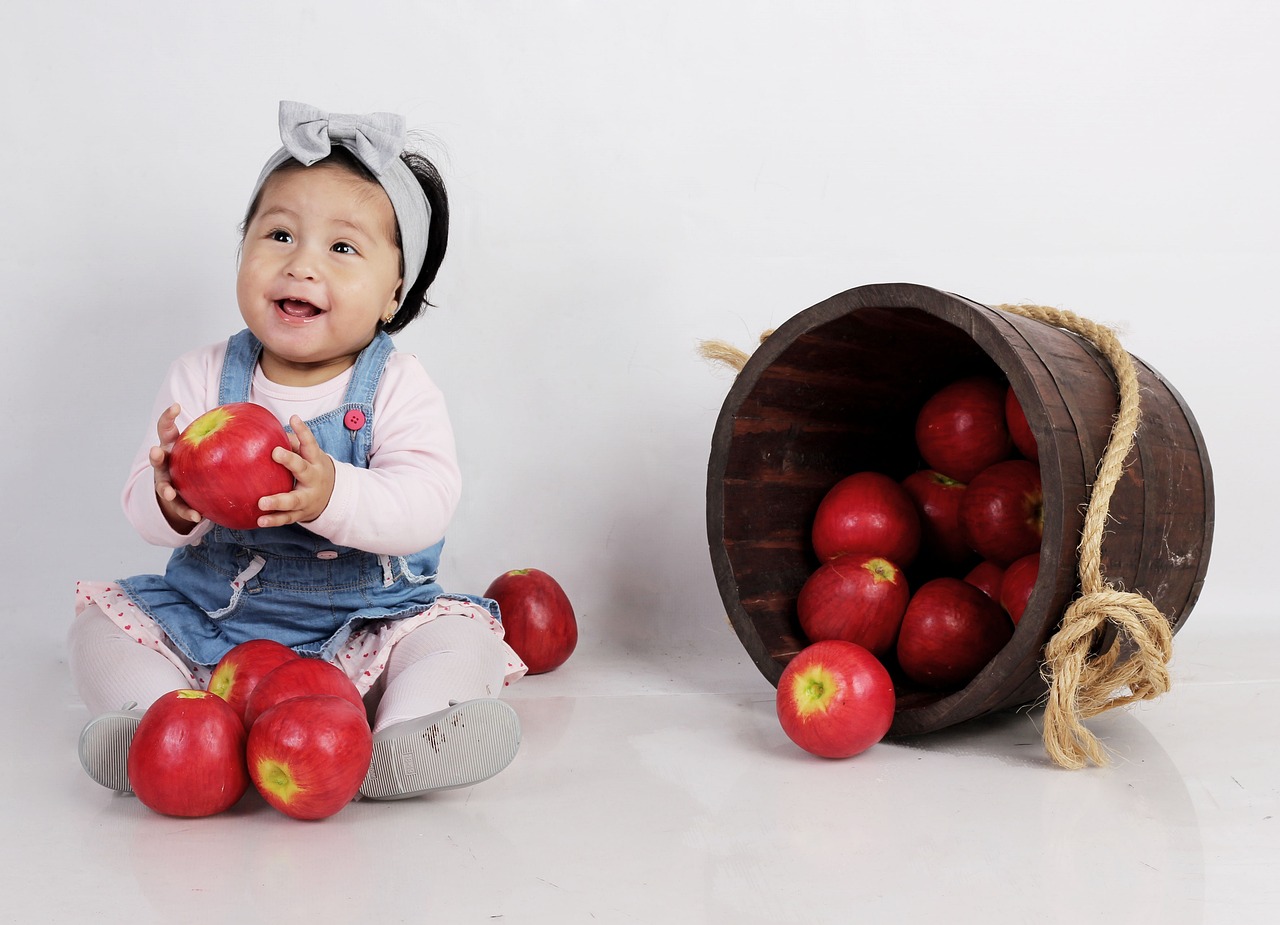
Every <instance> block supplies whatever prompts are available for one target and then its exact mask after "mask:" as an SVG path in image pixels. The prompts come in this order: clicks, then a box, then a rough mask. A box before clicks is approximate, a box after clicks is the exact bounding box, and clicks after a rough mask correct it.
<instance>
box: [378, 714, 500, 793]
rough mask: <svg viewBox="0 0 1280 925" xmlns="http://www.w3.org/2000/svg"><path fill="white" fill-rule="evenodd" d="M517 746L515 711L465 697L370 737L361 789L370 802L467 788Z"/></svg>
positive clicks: (491, 772)
mask: <svg viewBox="0 0 1280 925" xmlns="http://www.w3.org/2000/svg"><path fill="white" fill-rule="evenodd" d="M519 748H520V718H519V717H518V716H517V715H516V711H515V710H513V709H512V708H511V707H510V706H509V705H508V704H506V703H503V702H502V701H501V700H496V699H493V698H487V697H486V698H482V699H479V700H468V701H466V702H464V703H459V704H454V705H452V706H450V707H449V708H448V709H445V710H441V711H440V712H439V713H432V714H431V715H430V716H422V717H419V718H418V719H411V720H405V721H404V722H402V723H396V724H395V725H393V726H388V727H387V728H386V729H383V730H382V731H381V732H378V733H377V734H376V735H374V737H373V760H372V761H370V762H369V771H368V773H367V774H366V775H365V778H364V783H363V784H362V785H361V786H360V793H361V795H363V796H364V797H366V798H368V799H370V800H403V799H405V798H406V797H415V796H418V795H420V794H423V793H428V792H430V791H432V790H449V789H452V788H454V787H469V786H471V785H472V784H478V783H480V782H481V781H483V780H488V779H489V778H490V777H493V775H495V774H497V773H498V772H499V771H501V770H502V769H503V768H505V767H506V766H507V765H509V764H510V763H511V762H512V760H513V759H514V758H515V756H516V752H517V751H518V750H519Z"/></svg>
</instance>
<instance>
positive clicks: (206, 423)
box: [182, 408, 235, 446]
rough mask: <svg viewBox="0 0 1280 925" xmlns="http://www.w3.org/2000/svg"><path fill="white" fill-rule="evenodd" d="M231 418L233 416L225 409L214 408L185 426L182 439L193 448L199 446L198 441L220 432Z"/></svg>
mask: <svg viewBox="0 0 1280 925" xmlns="http://www.w3.org/2000/svg"><path fill="white" fill-rule="evenodd" d="M233 417H235V415H233V414H232V413H231V412H230V411H227V410H226V409H225V408H214V409H213V410H212V411H206V412H205V413H204V414H202V415H200V417H198V418H196V419H195V420H194V421H192V422H191V423H190V424H189V425H187V429H186V430H184V431H183V432H182V439H184V440H186V441H187V442H188V443H191V444H192V445H193V446H196V445H199V443H200V441H202V440H204V439H205V437H208V436H209V435H210V434H212V433H215V432H217V431H218V430H221V429H222V427H223V426H224V425H225V424H226V423H227V422H228V421H230V420H231V419H232V418H233Z"/></svg>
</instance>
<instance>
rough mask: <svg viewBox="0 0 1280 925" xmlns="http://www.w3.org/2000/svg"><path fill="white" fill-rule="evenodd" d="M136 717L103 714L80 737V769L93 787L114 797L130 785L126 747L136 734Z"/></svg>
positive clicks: (121, 713) (131, 791)
mask: <svg viewBox="0 0 1280 925" xmlns="http://www.w3.org/2000/svg"><path fill="white" fill-rule="evenodd" d="M139 719H141V717H140V716H139V715H138V714H137V713H125V712H120V713H104V714H102V715H101V716H99V717H98V718H96V719H94V720H92V721H90V723H89V725H87V726H85V727H84V730H83V731H82V732H81V733H80V748H79V750H80V765H81V766H82V767H83V768H84V770H85V773H86V774H88V775H89V777H91V778H92V779H93V781H94V782H95V783H98V784H101V785H102V786H103V787H106V788H107V789H108V790H114V791H116V792H117V793H133V787H131V786H130V785H129V746H130V745H132V744H133V734H134V733H135V732H137V731H138V720H139Z"/></svg>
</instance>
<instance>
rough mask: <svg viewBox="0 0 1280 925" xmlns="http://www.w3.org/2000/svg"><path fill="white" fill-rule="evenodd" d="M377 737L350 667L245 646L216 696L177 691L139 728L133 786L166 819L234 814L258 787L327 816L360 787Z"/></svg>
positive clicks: (276, 803) (218, 682)
mask: <svg viewBox="0 0 1280 925" xmlns="http://www.w3.org/2000/svg"><path fill="white" fill-rule="evenodd" d="M372 757H373V734H372V732H371V731H370V728H369V720H368V715H367V713H366V712H365V707H364V702H363V700H362V699H361V697H360V693H359V691H358V690H357V689H356V686H355V685H354V684H353V683H352V682H351V680H350V679H349V678H348V677H347V676H346V674H345V673H344V672H343V671H342V669H340V668H338V667H337V666H336V665H333V664H331V663H329V662H326V661H323V660H321V659H316V658H303V657H301V656H299V655H298V654H297V653H296V652H294V651H293V650H292V649H290V648H289V647H288V646H285V645H281V644H280V643H278V642H274V641H271V640H268V639H255V640H251V641H249V642H244V643H241V644H240V645H238V646H236V647H235V648H234V649H232V650H231V651H230V652H228V653H227V654H226V655H225V656H224V657H223V658H222V660H221V661H220V662H219V663H218V665H217V666H216V667H215V668H214V670H213V675H212V676H211V678H210V681H209V690H207V691H202V690H177V691H171V692H170V693H168V694H166V695H165V696H163V697H161V698H160V699H159V700H157V701H156V702H155V703H154V704H152V705H151V706H150V707H149V708H148V709H147V711H146V713H144V714H143V716H142V719H141V720H140V721H139V722H138V729H137V731H136V732H135V733H134V736H133V743H132V744H131V746H130V748H129V759H128V771H129V784H130V786H131V787H132V788H133V792H134V794H135V795H137V797H138V799H139V800H140V801H141V802H142V803H143V805H145V806H146V807H147V808H149V809H151V810H154V811H155V812H158V813H162V814H164V815H167V816H187V817H193V816H211V815H213V814H215V813H220V812H222V811H223V810H226V809H230V808H231V807H232V806H234V805H235V804H236V803H237V802H239V800H240V798H241V797H242V796H244V794H245V792H246V791H247V790H248V789H249V783H250V782H251V781H252V783H253V785H254V786H255V787H256V788H257V790H258V792H259V793H260V794H262V797H263V799H265V800H266V802H267V803H268V804H269V805H271V806H273V807H275V808H276V809H278V810H279V811H280V812H282V813H284V814H285V815H287V816H291V817H293V818H295V819H324V818H327V817H329V816H332V815H333V814H334V813H336V812H338V810H340V809H342V807H344V806H346V805H347V804H348V803H349V802H351V800H352V799H353V798H354V797H355V795H356V793H357V792H359V790H360V785H361V784H362V783H363V782H364V778H365V774H366V773H367V772H368V770H369V763H370V761H371V759H372Z"/></svg>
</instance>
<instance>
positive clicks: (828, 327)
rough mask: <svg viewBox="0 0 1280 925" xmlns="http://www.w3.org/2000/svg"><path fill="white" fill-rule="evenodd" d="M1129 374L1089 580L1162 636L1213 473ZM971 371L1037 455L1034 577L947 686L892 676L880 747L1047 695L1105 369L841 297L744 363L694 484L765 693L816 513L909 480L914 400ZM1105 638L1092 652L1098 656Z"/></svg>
mask: <svg viewBox="0 0 1280 925" xmlns="http://www.w3.org/2000/svg"><path fill="white" fill-rule="evenodd" d="M1134 362H1135V365H1136V367H1137V372H1138V380H1139V385H1140V388H1141V396H1142V406H1141V410H1142V424H1141V427H1140V428H1139V430H1138V434H1137V437H1136V440H1135V443H1134V448H1133V451H1132V452H1131V453H1130V455H1129V458H1128V460H1127V462H1126V471H1125V475H1124V477H1123V478H1122V479H1121V481H1120V483H1119V485H1117V487H1116V490H1115V493H1114V495H1113V498H1112V501H1111V529H1110V532H1109V533H1108V535H1107V537H1106V540H1105V542H1104V544H1103V549H1102V552H1103V559H1102V565H1103V573H1104V575H1105V576H1106V577H1107V579H1108V580H1109V581H1110V582H1111V583H1112V584H1113V585H1114V586H1115V587H1117V588H1121V589H1124V590H1128V591H1137V592H1139V593H1142V594H1144V595H1145V596H1147V597H1149V598H1150V599H1151V600H1152V601H1153V602H1154V603H1155V605H1156V607H1158V608H1159V610H1160V612H1161V613H1162V614H1164V616H1165V617H1166V618H1167V619H1168V620H1169V622H1170V624H1171V627H1172V629H1173V630H1174V632H1177V630H1178V629H1179V628H1180V627H1181V625H1182V624H1183V622H1184V621H1185V620H1186V618H1187V616H1188V614H1189V613H1190V610H1191V607H1192V605H1193V604H1194V603H1195V601H1196V598H1197V597H1198V595H1199V593H1200V588H1201V585H1202V583H1203V580H1204V574H1205V569H1206V566H1207V565H1208V559H1209V547H1210V541H1211V538H1212V532H1213V486H1212V474H1211V471H1210V467H1209V457H1208V454H1207V452H1206V450H1205V446H1204V439H1203V437H1202V435H1201V433H1200V429H1199V427H1198V426H1197V425H1196V422H1195V419H1194V418H1193V417H1192V415H1191V411H1190V410H1189V409H1188V408H1187V406H1186V404H1185V403H1184V402H1183V400H1182V397H1181V396H1180V395H1179V394H1178V393H1177V391H1175V390H1174V388H1173V387H1172V386H1171V385H1170V384H1169V383H1168V382H1166V381H1165V380H1164V379H1163V378H1161V376H1160V375H1159V373H1157V372H1156V371H1155V370H1153V369H1152V368H1151V367H1150V366H1147V365H1146V364H1145V363H1143V362H1142V361H1140V360H1137V359H1136V358H1135V361H1134ZM979 373H988V374H992V375H995V376H998V377H1002V378H1004V379H1006V380H1007V381H1008V382H1009V384H1010V385H1011V386H1012V387H1013V390H1014V393H1015V394H1016V396H1017V398H1018V400H1019V401H1020V402H1021V404H1022V407H1023V410H1024V412H1025V414H1026V416H1027V420H1028V422H1029V424H1030V426H1031V429H1032V432H1033V433H1034V435H1035V437H1036V440H1037V443H1038V445H1039V455H1040V472H1041V480H1042V482H1043V486H1044V537H1043V541H1042V545H1041V551H1040V555H1041V558H1040V573H1039V578H1038V581H1037V583H1036V586H1035V589H1034V591H1033V592H1032V596H1031V599H1030V601H1029V603H1028V605H1027V609H1026V612H1025V613H1024V615H1023V617H1022V619H1021V621H1020V622H1019V623H1018V625H1017V628H1016V630H1015V632H1014V634H1013V638H1012V639H1011V640H1010V641H1009V643H1008V644H1007V645H1006V646H1005V647H1004V648H1003V649H1002V650H1001V651H1000V652H999V654H998V655H996V657H995V658H994V659H992V661H991V662H990V663H989V664H988V665H987V666H986V667H985V668H984V669H983V670H982V671H981V672H980V673H979V674H978V675H977V677H975V678H974V679H973V680H972V681H971V682H970V683H969V684H968V685H967V686H966V687H964V688H963V689H962V690H959V691H955V692H951V693H937V692H931V691H928V690H924V689H919V688H915V687H912V685H911V683H910V682H909V681H906V680H904V679H902V678H896V679H895V680H896V682H897V683H898V685H899V686H898V710H897V715H896V718H895V721H894V724H893V728H892V729H891V730H890V735H914V734H918V733H926V732H930V731H933V730H937V729H941V728H944V727H947V726H951V725H953V724H955V723H959V722H962V721H964V720H967V719H972V718H974V717H976V716H980V715H983V714H986V713H989V712H992V711H996V710H1001V709H1007V708H1011V707H1016V706H1020V705H1024V704H1027V703H1031V702H1033V701H1035V700H1037V699H1038V698H1040V697H1041V696H1042V695H1043V694H1044V692H1045V682H1044V681H1043V679H1042V678H1041V675H1040V668H1041V664H1042V650H1043V648H1044V645H1045V643H1046V642H1047V641H1048V640H1049V639H1050V637H1051V636H1052V635H1053V633H1054V631H1055V629H1056V628H1057V626H1058V624H1059V622H1060V620H1061V617H1062V614H1063V611H1064V610H1065V609H1066V606H1067V605H1068V603H1070V601H1071V600H1072V598H1073V597H1074V596H1075V595H1076V594H1077V593H1078V578H1077V546H1078V544H1079V542H1080V531H1081V527H1082V525H1083V521H1084V510H1085V506H1086V504H1087V503H1088V499H1089V490H1090V485H1091V483H1092V480H1093V477H1094V475H1095V473H1096V471H1097V466H1098V462H1099V460H1100V458H1101V456H1102V453H1103V450H1104V449H1105V447H1106V443H1107V439H1108V437H1109V435H1110V430H1111V426H1112V422H1113V418H1114V416H1115V414H1116V409H1117V405H1118V397H1117V392H1116V387H1115V381H1114V378H1113V375H1112V373H1111V370H1110V368H1109V366H1108V364H1107V362H1106V361H1105V360H1104V359H1103V358H1102V357H1101V356H1100V355H1099V354H1098V352H1097V351H1096V350H1095V349H1094V348H1093V347H1092V346H1091V345H1090V344H1089V343H1087V342H1086V341H1084V340H1083V339H1082V338H1080V337H1078V336H1076V335H1074V334H1069V333H1067V332H1066V331H1063V330H1061V329H1059V328H1056V327H1053V326H1051V325H1048V324H1044V323H1042V322H1039V321H1033V320H1030V319H1027V318H1023V317H1020V316H1018V315H1015V314H1012V313H1009V312H1004V311H1000V310H997V309H993V308H989V307H987V306H984V305H980V304H978V303H976V302H972V301H970V300H968V299H965V298H962V297H960V296H956V295H953V294H950V293H946V292H940V291H938V290H936V289H930V288H928V287H925V286H918V285H912V284H902V283H899V284H886V285H874V286H862V287H859V288H856V289H850V290H848V291H847V292H842V293H840V294H839V295H836V296H833V297H832V298H830V299H827V300H826V301H824V302H821V303H819V304H817V305H814V306H813V307H812V308H809V309H806V310H805V311H802V312H800V313H799V314H798V315H796V316H795V317H793V318H791V319H790V320H789V321H787V322H786V323H785V324H784V325H782V326H781V327H780V328H778V330H777V331H776V332H774V333H773V334H772V335H771V336H770V337H769V338H768V339H767V340H765V342H764V343H763V344H762V345H761V346H760V347H759V349H758V350H756V352H755V354H754V355H753V356H752V357H751V358H750V360H749V361H748V362H747V364H746V366H745V367H744V368H743V369H742V371H741V373H740V374H739V376H738V378H737V380H736V381H735V382H734V384H733V387H732V388H731V389H730V391H729V394H728V396H727V397H726V399H725V402H724V406H723V408H722V409H721V412H720V416H719V418H718V420H717V422H716V428H715V433H714V435H713V438H712V447H711V459H710V464H709V466H708V476H707V533H708V541H709V545H710V551H711V559H712V564H713V567H714V570H715V576H716V581H717V584H718V585H719V589H720V594H721V597H722V599H723V601H724V605H725V608H726V610H727V611H728V615H729V620H730V622H731V623H732V625H733V627H734V630H735V631H736V632H737V634H738V638H739V639H740V640H741V642H742V645H743V646H744V647H745V648H746V650H747V652H748V653H749V654H750V656H751V658H752V660H753V661H754V662H755V664H756V666H757V667H758V668H759V669H760V671H761V673H763V674H764V676H765V677H766V678H768V679H769V681H770V682H771V683H773V684H774V685H777V683H778V678H779V676H780V675H781V673H782V669H783V668H784V667H785V666H786V664H787V662H788V661H789V660H790V659H791V657H792V656H793V655H795V654H796V653H797V652H798V651H799V650H800V649H801V648H803V647H804V646H805V645H806V644H807V641H806V639H805V637H804V634H803V632H802V631H801V629H800V624H799V621H798V619H797V616H796V596H797V594H798V593H799V590H800V588H801V586H802V585H803V584H804V582H805V580H806V579H807V578H808V576H809V575H810V574H811V573H812V572H813V571H814V569H816V568H817V566H818V560H817V558H816V556H815V555H814V553H813V551H812V549H811V547H810V525H811V523H812V520H813V515H814V512H815V511H816V509H817V507H818V502H819V501H820V500H821V499H822V497H823V495H824V494H825V493H826V492H827V490H828V489H829V488H831V486H832V485H834V484H835V483H836V482H837V481H839V480H840V479H841V478H843V477H844V476H846V475H849V474H851V473H854V472H859V471H864V470H875V471H879V472H884V473H886V474H888V475H891V476H894V477H895V478H899V479H901V478H903V477H905V476H906V475H908V474H909V473H910V472H912V471H914V470H916V469H918V468H921V465H922V464H921V462H920V459H919V456H918V454H917V451H916V448H915V441H914V426H915V418H916V413H917V411H918V409H919V408H920V406H921V404H922V403H923V402H924V400H925V399H926V398H927V397H928V396H929V395H931V394H932V393H933V392H934V391H936V390H937V389H938V388H939V387H941V386H942V385H945V384H946V383H948V382H951V381H952V380H955V379H958V378H961V377H963V376H969V375H974V374H979ZM1110 643H1111V640H1110V639H1104V640H1102V642H1101V644H1100V651H1101V650H1103V649H1105V648H1106V647H1107V646H1109V645H1110Z"/></svg>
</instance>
